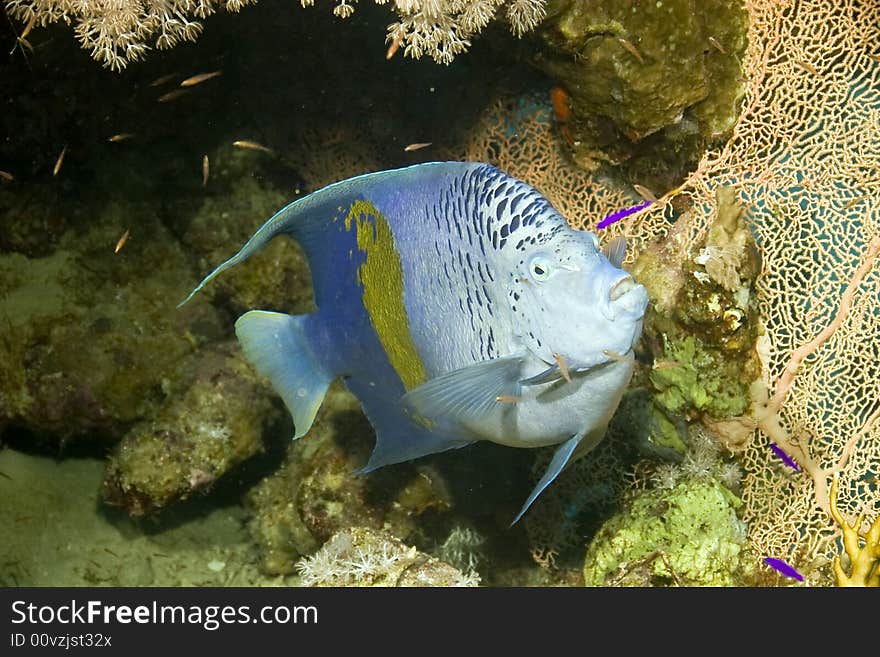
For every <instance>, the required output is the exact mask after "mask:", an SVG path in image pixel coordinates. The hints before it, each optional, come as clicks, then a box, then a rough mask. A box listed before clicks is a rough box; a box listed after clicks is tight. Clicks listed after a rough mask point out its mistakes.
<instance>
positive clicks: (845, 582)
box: [828, 474, 880, 586]
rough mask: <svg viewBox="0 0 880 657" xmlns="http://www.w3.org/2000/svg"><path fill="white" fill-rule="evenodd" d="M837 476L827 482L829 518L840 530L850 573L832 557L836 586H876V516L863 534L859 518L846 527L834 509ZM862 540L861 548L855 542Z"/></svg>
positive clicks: (879, 581)
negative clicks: (830, 517)
mask: <svg viewBox="0 0 880 657" xmlns="http://www.w3.org/2000/svg"><path fill="white" fill-rule="evenodd" d="M839 481H840V476H839V475H837V474H835V475H834V479H833V480H832V482H831V492H830V494H829V499H828V501H829V505H830V510H831V516H832V517H833V518H834V520H835V522H836V523H837V524H838V525H840V529H841V530H842V531H843V547H844V549H845V550H846V554H847V556H848V557H849V562H850V569H849V570H850V572H849V573H847V572H846V571H845V570H844V568H843V566H842V565H841V563H840V557H834V561H833V562H832V566H833V568H834V577H835V578H836V579H837V585H838V586H880V516H878V517H877V518H876V519H875V520H874V524H872V525H871V528H870V529H868V531H867V533H865V534H862V532H861V526H862V519H863V516H861V515H860V516H859V517H858V519H857V520H856V521H855V523H854V524H852V525H850V524H848V523H847V522H846V519H845V518H844V517H843V515H842V514H841V513H840V511H839V510H838V509H837V492H838V491H837V488H838V484H839ZM860 538H862V539H864V542H865V545H864V547H860V546H859V539H860Z"/></svg>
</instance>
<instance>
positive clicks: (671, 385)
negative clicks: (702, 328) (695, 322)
mask: <svg viewBox="0 0 880 657" xmlns="http://www.w3.org/2000/svg"><path fill="white" fill-rule="evenodd" d="M665 343H666V344H665V349H664V355H665V360H664V361H663V362H662V364H661V365H659V366H658V365H655V367H654V369H653V370H651V374H650V380H651V383H652V384H653V385H654V386H655V388H656V389H657V390H658V391H659V392H658V394H657V395H656V396H655V401H656V402H657V404H658V405H659V406H660V407H661V408H662V409H663V410H665V411H668V412H671V413H674V414H677V415H685V416H687V415H693V411H695V410H696V411H699V412H705V413H708V414H709V415H711V416H712V417H716V418H727V417H733V416H736V415H742V414H744V413H745V412H746V410H747V409H748V404H749V400H748V399H749V398H748V382H747V381H742V380H740V376H741V364H740V363H738V362H736V361H732V360H730V359H725V358H722V357H721V354H720V353H719V352H718V350H715V349H708V348H706V347H705V345H704V343H703V341H702V340H700V338H698V337H695V336H690V335H688V336H686V337H684V338H682V339H679V340H670V339H669V338H666V340H665Z"/></svg>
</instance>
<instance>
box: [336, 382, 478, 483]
mask: <svg viewBox="0 0 880 657" xmlns="http://www.w3.org/2000/svg"><path fill="white" fill-rule="evenodd" d="M345 385H346V387H348V389H349V390H350V391H351V392H352V393H353V394H354V395H355V396H356V397H357V398H358V399H359V400H360V402H361V405H362V406H363V409H364V413H365V414H366V416H367V419H368V420H369V421H370V424H371V425H372V426H373V429H374V431H375V432H376V446H375V447H374V448H373V453H372V454H371V455H370V460H369V461H368V462H367V464H366V465H365V466H364V467H363V468H361V469H360V470H359V471H358V473H359V474H363V473H366V472H370V471H372V470H375V469H376V468H381V467H382V466H384V465H391V464H393V463H402V462H403V461H410V460H412V459H416V458H419V457H421V456H427V455H428V454H436V453H437V452H445V451H446V450H448V449H456V448H458V447H465V446H466V445H470V444H471V443H472V442H473V440H472V439H470V438H469V437H467V436H465V435H457V434H454V433H452V434H450V433H447V432H434V431H431V430H430V429H426V428H424V427H422V426H419V425H418V424H416V423H415V422H413V421H412V420H411V419H410V417H409V416H408V415H407V414H406V412H405V411H404V408H403V405H402V404H401V403H400V402H399V401H397V400H393V399H386V398H384V397H381V396H380V395H379V394H377V393H376V390H375V388H372V387H370V385H369V384H368V383H366V382H364V381H361V380H359V379H357V378H351V379H346V380H345Z"/></svg>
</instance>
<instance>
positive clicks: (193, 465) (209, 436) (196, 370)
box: [103, 343, 282, 516]
mask: <svg viewBox="0 0 880 657" xmlns="http://www.w3.org/2000/svg"><path fill="white" fill-rule="evenodd" d="M191 359H192V362H185V363H183V366H184V367H186V368H187V372H188V374H187V376H186V379H187V380H188V381H189V385H185V384H184V383H183V382H182V381H181V382H178V383H177V385H176V387H177V388H178V389H185V391H182V392H180V393H179V394H173V395H170V396H169V398H168V399H167V400H166V402H165V403H164V404H163V406H162V407H161V408H159V409H158V411H157V413H156V415H155V416H154V417H152V418H150V419H148V420H145V421H143V422H140V423H138V424H136V425H135V426H134V427H132V428H131V429H130V430H129V431H128V432H127V433H126V434H125V435H124V436H123V437H122V439H121V440H120V441H119V443H118V444H117V445H116V447H115V448H114V450H113V453H112V454H111V455H110V457H109V459H108V461H107V471H106V473H105V475H104V484H103V488H104V498H105V500H106V502H108V503H109V504H112V505H113V506H119V507H122V508H124V509H125V510H126V511H127V512H128V513H129V514H130V515H132V516H142V515H145V514H147V513H152V512H155V511H158V510H160V509H162V508H163V507H166V506H168V505H169V504H171V503H172V502H174V501H177V500H183V499H186V498H187V497H189V496H190V495H192V494H194V493H196V492H199V491H204V490H207V489H209V488H210V487H211V486H212V485H213V484H214V482H215V481H217V480H218V479H219V478H220V477H222V476H223V475H224V474H226V473H227V472H229V471H230V470H231V469H233V468H234V467H235V466H236V465H238V464H239V463H241V462H243V461H245V460H246V459H248V458H250V457H251V456H253V455H254V454H257V453H259V452H260V451H262V449H263V433H264V429H265V428H266V427H270V426H271V425H272V424H273V423H277V422H278V421H279V420H280V419H281V417H282V414H281V411H280V410H279V409H278V408H277V407H275V406H273V405H272V403H271V401H270V399H271V397H270V392H269V390H268V389H267V387H266V386H265V384H264V383H263V382H262V381H260V380H259V379H258V378H257V376H256V375H255V374H254V372H253V370H252V369H251V367H250V365H248V364H247V363H246V362H245V361H244V359H243V357H242V356H241V355H240V353H239V351H238V348H237V345H233V344H231V343H230V344H219V345H216V346H214V347H212V348H211V349H204V350H202V351H200V352H199V353H198V355H197V356H192V357H191ZM187 366H188V367H187Z"/></svg>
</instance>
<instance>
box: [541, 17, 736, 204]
mask: <svg viewBox="0 0 880 657" xmlns="http://www.w3.org/2000/svg"><path fill="white" fill-rule="evenodd" d="M747 28H748V16H747V13H746V11H745V9H744V8H743V7H742V6H741V4H740V3H736V2H729V1H728V0H708V1H707V2H701V1H698V0H659V1H657V2H635V3H634V2H629V1H625V2H621V1H620V0H550V1H549V2H548V6H547V18H546V20H545V21H544V22H543V23H542V25H541V26H540V27H539V28H538V29H539V35H540V39H541V41H542V47H541V48H540V49H539V52H538V54H537V55H536V56H535V59H534V61H535V63H536V65H537V66H538V67H539V68H541V69H543V70H544V71H546V72H547V73H548V74H549V75H550V76H551V77H553V78H554V79H555V80H556V81H557V82H558V84H559V85H560V86H561V87H562V88H563V89H564V90H565V92H566V93H567V94H568V95H569V97H570V106H571V116H570V117H569V118H567V119H566V125H565V127H564V131H563V132H564V135H565V137H566V140H567V141H568V142H569V146H570V148H571V153H572V156H573V157H574V159H575V161H576V162H578V164H580V165H581V166H583V167H584V168H586V169H588V170H593V169H595V168H596V167H597V166H599V165H600V164H602V163H611V164H624V163H625V165H624V168H625V170H626V172H627V175H628V177H629V178H630V179H631V180H633V181H634V182H639V183H641V184H643V185H648V186H649V187H652V188H654V189H655V191H665V190H666V189H669V188H670V187H672V186H674V184H675V183H676V182H677V181H679V180H680V179H681V178H682V176H683V175H684V174H686V173H687V171H688V170H689V169H690V168H692V167H693V165H694V164H696V162H697V161H698V160H699V157H700V155H701V154H702V152H703V150H704V149H705V148H706V147H707V146H708V145H711V144H717V143H720V142H721V141H722V140H723V139H724V138H726V136H728V135H729V133H730V131H731V129H732V127H733V124H734V122H735V120H736V118H737V116H738V112H739V101H740V99H741V97H742V95H743V93H744V84H743V81H742V70H741V65H740V61H741V57H742V55H743V52H744V51H745V46H746V34H747ZM560 118H562V117H560Z"/></svg>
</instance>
